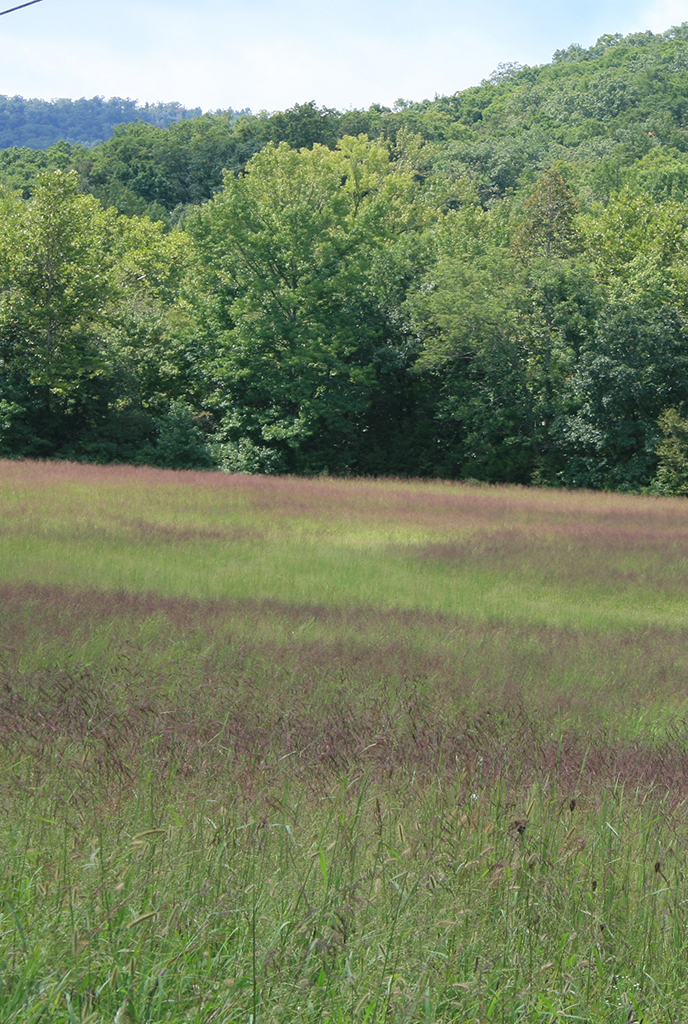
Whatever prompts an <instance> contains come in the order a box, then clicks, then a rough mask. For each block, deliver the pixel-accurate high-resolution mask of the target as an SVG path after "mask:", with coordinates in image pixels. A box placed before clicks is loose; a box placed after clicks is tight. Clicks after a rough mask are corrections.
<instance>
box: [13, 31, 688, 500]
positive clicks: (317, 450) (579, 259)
mask: <svg viewBox="0 0 688 1024" xmlns="http://www.w3.org/2000/svg"><path fill="white" fill-rule="evenodd" d="M687 108H688V25H686V26H682V27H680V28H675V29H672V30H671V31H669V32H666V33H664V34H663V35H653V34H652V33H642V34H637V35H633V36H628V37H625V38H624V37H620V36H608V37H603V38H602V39H601V40H599V42H598V43H597V44H596V45H595V46H593V47H591V48H590V49H588V50H584V49H582V48H580V47H570V48H569V49H568V50H565V51H561V52H559V53H557V54H556V55H555V57H554V59H553V61H552V62H551V63H550V64H548V65H545V66H543V67H537V68H527V67H526V68H522V67H518V66H509V67H501V68H500V69H499V70H498V72H496V73H495V74H494V75H493V76H492V77H491V78H490V80H489V81H485V82H483V83H482V84H481V85H480V86H478V87H476V88H473V89H468V90H465V91H463V92H460V93H457V94H456V95H454V96H449V97H441V98H437V99H435V100H433V101H427V102H425V103H420V104H409V103H404V102H401V101H400V102H399V103H397V104H396V106H395V108H394V109H392V110H390V109H387V108H382V107H373V108H371V109H370V110H368V111H351V110H350V111H346V112H338V111H333V110H328V109H318V108H317V107H316V106H315V104H314V103H307V104H303V105H301V106H297V107H294V108H292V109H291V110H287V111H283V112H279V113H275V114H266V113H265V114H260V115H257V116H250V115H243V116H239V117H237V116H236V115H235V114H234V113H233V112H231V111H229V112H225V113H219V114H213V115H204V116H202V117H198V118H194V119H190V120H188V119H186V120H185V119H182V120H179V121H177V122H176V123H174V124H171V125H169V126H168V127H165V128H161V127H155V126H154V125H152V124H149V123H144V121H143V120H139V121H138V122H136V123H134V124H129V125H121V126H120V127H119V128H117V129H116V131H115V135H114V137H113V138H112V139H110V140H109V141H106V142H104V143H102V144H101V145H98V146H95V147H93V148H90V149H89V148H87V147H84V146H81V145H72V144H70V143H69V142H61V143H59V144H58V145H55V146H53V147H51V148H49V149H48V150H45V151H39V150H36V149H16V148H15V149H6V150H3V151H1V152H0V182H1V183H2V184H3V192H2V197H1V199H0V201H1V203H2V207H3V216H2V218H1V221H0V234H1V235H2V249H1V252H2V256H1V257H0V260H1V262H0V455H5V456H11V457H21V456H41V457H59V458H76V459H84V460H97V461H135V462H145V463H150V464H154V465H163V466H177V467H180V466H213V465H214V466H219V467H222V468H227V469H232V470H244V471H251V472H285V471H289V472H298V473H325V472H332V473H355V474H381V473H393V474H409V475H419V476H428V475H441V476H448V477H457V478H474V479H480V480H489V481H510V482H518V483H530V482H540V483H548V484H554V485H567V486H575V487H580V486H585V487H593V488H611V489H626V490H642V489H647V488H650V489H656V490H660V491H663V492H677V493H685V492H686V489H687V488H688V484H687V483H686V481H687V480H688V321H687V317H688V302H687V300H686V288H685V284H686V280H687V279H688V205H686V196H687V194H688V131H686V128H685V126H684V120H685V117H686V110H687Z"/></svg>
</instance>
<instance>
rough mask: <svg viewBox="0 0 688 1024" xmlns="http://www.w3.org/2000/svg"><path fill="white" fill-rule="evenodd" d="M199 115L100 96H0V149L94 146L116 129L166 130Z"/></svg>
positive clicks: (179, 106)
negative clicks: (138, 125) (132, 125)
mask: <svg viewBox="0 0 688 1024" xmlns="http://www.w3.org/2000/svg"><path fill="white" fill-rule="evenodd" d="M201 113H202V111H201V108H200V107H196V108H195V109H193V110H189V109H187V108H186V107H184V106H183V105H182V104H181V103H144V104H139V103H137V102H136V100H131V99H122V98H121V97H120V96H113V97H111V98H110V99H109V100H106V99H104V97H102V96H93V97H92V98H91V99H86V98H85V97H82V98H81V99H78V100H70V99H57V100H38V99H24V97H23V96H0V148H2V149H7V148H9V147H12V146H26V147H28V148H30V149H48V147H49V146H51V145H53V144H54V143H56V142H78V143H81V144H82V145H85V146H94V145H96V144H97V143H98V142H103V141H104V140H105V139H109V138H111V137H112V135H113V134H114V126H115V125H117V124H124V123H128V122H132V121H144V122H146V123H148V124H154V125H156V126H157V127H159V128H164V127H165V126H166V125H168V124H170V123H171V122H173V121H182V120H184V119H185V118H190V117H199V116H200V114H201Z"/></svg>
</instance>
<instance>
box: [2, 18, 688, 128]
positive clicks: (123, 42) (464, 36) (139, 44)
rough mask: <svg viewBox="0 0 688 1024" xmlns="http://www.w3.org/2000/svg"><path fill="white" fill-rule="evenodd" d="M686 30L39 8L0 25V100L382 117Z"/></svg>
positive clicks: (628, 21)
mask: <svg viewBox="0 0 688 1024" xmlns="http://www.w3.org/2000/svg"><path fill="white" fill-rule="evenodd" d="M17 2H21V0H14V3H17ZM14 3H13V2H12V0H6V2H5V3H2V0H0V8H1V9H4V8H5V7H11V6H14ZM683 21H688V0H594V2H593V0H432V2H428V0H345V2H341V0H338V2H335V0H291V2H284V0H243V2H242V0H225V2H221V0H186V2H185V0H42V2H41V3H37V4H35V5H34V6H32V7H28V8H25V9H24V10H20V11H16V12H14V13H12V14H7V15H5V16H3V17H1V18H0V93H3V94H6V95H10V96H14V95H22V96H25V97H40V98H42V99H54V98H57V97H70V98H72V99H77V98H78V97H80V96H88V97H90V96H105V97H110V96H122V97H130V98H131V99H138V100H139V102H142V103H143V102H146V101H148V102H157V101H165V102H167V101H171V100H177V101H179V102H180V103H183V104H184V105H185V106H188V107H202V108H203V110H219V109H227V108H228V107H233V108H234V109H235V110H241V109H244V108H247V107H248V108H250V109H251V110H252V111H253V112H254V113H255V112H257V111H259V110H283V109H285V108H287V107H290V106H293V105H294V104H295V103H303V102H308V101H310V100H315V102H316V103H317V104H318V106H329V107H337V108H338V109H347V108H349V107H368V106H370V104H372V103H382V104H385V105H387V106H391V105H392V104H393V103H394V102H395V101H396V100H398V99H405V100H422V99H426V98H432V97H433V96H435V95H438V94H439V95H444V94H449V93H453V92H456V91H457V90H459V89H465V88H467V87H468V86H470V85H477V84H479V82H480V81H481V79H483V78H487V77H489V75H490V73H491V72H492V71H494V70H495V69H496V68H497V66H498V65H499V64H500V63H510V62H518V63H520V64H531V65H532V64H543V63H546V62H547V61H549V60H550V59H551V57H552V55H553V53H554V51H555V50H557V49H563V48H565V47H567V46H569V45H570V44H571V43H579V44H580V45H582V46H590V45H592V44H593V43H594V42H595V41H596V39H598V38H599V36H601V35H603V34H605V33H616V32H621V33H623V34H626V33H628V32H636V31H644V30H646V29H650V30H652V31H653V32H663V31H665V30H666V29H668V28H670V27H671V25H679V24H681V23H682V22H683Z"/></svg>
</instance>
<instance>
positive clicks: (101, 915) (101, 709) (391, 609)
mask: <svg viewBox="0 0 688 1024" xmlns="http://www.w3.org/2000/svg"><path fill="white" fill-rule="evenodd" d="M687 584H688V503H687V502H686V501H685V500H684V499H679V498H674V499H668V498H661V499H660V498H652V497H640V496H632V495H620V494H614V495H612V494H602V493H584V492H565V491H555V490H537V489H525V488H523V489H521V488H515V487H512V488H507V487H486V486H478V485H467V484H462V485H459V484H448V483H442V482H429V483H418V482H402V481H392V480H387V481H372V480H371V481H356V480H336V479H327V478H320V479H294V478H279V477H249V476H229V475H226V474H221V473H210V472H209V473H202V472H183V473H180V472H176V473H175V472H171V471H163V470H152V469H143V468H132V467H108V468H104V467H89V466H84V465H81V466H77V465H73V464H68V463H37V462H0V602H1V612H0V767H1V771H0V812H1V813H0V872H1V875H0V877H1V878H2V886H1V888H0V1024H10V1022H12V1024H15V1022H16V1024H39V1022H41V1024H65V1022H68V1024H87V1022H88V1024H101V1022H102V1024H105V1022H108V1024H111V1022H114V1024H126V1022H130V1024H143V1022H148V1024H163V1022H170V1024H211V1022H217V1024H225V1022H226V1024H230V1022H232V1024H234V1022H245V1024H249V1022H251V1024H290V1022H292V1021H308V1022H316V1021H318V1022H320V1021H328V1022H340V1024H344V1022H351V1024H359V1022H360V1024H382V1022H395V1024H396V1022H399V1024H401V1022H409V1024H421V1022H428V1024H429V1022H434V1024H449V1022H452V1024H454V1022H456V1024H483V1022H485V1024H487V1022H496V1024H497V1022H498V1024H502V1022H523V1024H531V1022H533V1024H534V1022H554V1021H584V1022H590V1024H598V1022H610V1024H616V1022H618V1024H640V1022H641V1021H642V1022H643V1024H660V1022H662V1024H666V1022H676V1024H679V1022H684V1021H686V1020H687V1019H688V975H687V974H686V970H685V964H686V956H687V955H688V725H687V723H686V710H687V697H688V688H687V682H688V586H687Z"/></svg>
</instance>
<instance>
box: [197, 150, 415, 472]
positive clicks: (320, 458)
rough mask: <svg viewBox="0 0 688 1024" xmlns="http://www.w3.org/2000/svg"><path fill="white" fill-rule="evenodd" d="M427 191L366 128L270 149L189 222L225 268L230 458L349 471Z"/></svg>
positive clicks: (214, 261)
mask: <svg viewBox="0 0 688 1024" xmlns="http://www.w3.org/2000/svg"><path fill="white" fill-rule="evenodd" d="M416 192H417V186H416V185H415V183H414V176H413V171H412V169H410V168H400V167H398V166H395V164H393V163H392V162H391V160H390V155H389V151H388V149H387V147H386V146H385V145H383V144H381V143H371V142H369V141H368V140H367V139H366V138H364V137H359V138H345V139H343V140H342V142H341V143H340V145H339V147H338V149H337V150H336V151H331V150H329V149H327V148H325V147H324V146H320V145H314V146H313V147H312V149H309V150H307V149H301V150H293V149H290V148H289V147H288V146H287V145H285V144H280V145H279V146H273V145H269V146H267V147H266V148H265V149H264V150H263V151H262V152H261V153H259V154H258V155H257V156H255V157H254V158H253V160H252V161H251V162H250V164H249V165H248V167H247V172H246V174H245V175H243V176H241V177H236V178H235V177H232V176H228V177H227V179H226V182H225V188H224V190H223V192H222V194H221V195H219V196H217V197H216V198H215V199H214V200H213V201H212V202H211V203H210V204H208V206H207V207H206V208H205V209H204V210H203V211H202V212H201V213H200V214H199V216H198V218H197V219H196V221H195V222H192V224H191V225H190V228H191V230H192V232H193V234H194V237H195V238H196V242H197V245H198V247H199V252H200V254H201V259H202V260H203V261H204V263H205V265H206V266H207V267H209V268H211V269H212V271H213V272H214V274H215V285H214V287H215V291H216V298H217V302H216V304H215V307H214V311H213V315H214V317H215V324H214V328H213V329H214V330H217V327H218V326H220V327H221V328H222V329H223V334H222V339H221V344H220V345H219V347H218V351H217V356H216V359H215V360H214V363H213V365H212V373H213V374H214V376H215V380H216V399H215V401H216V406H217V409H218V412H219V414H220V415H221V416H222V428H221V432H220V435H219V439H218V443H219V446H220V447H219V450H220V451H221V453H222V458H223V459H224V462H225V464H226V465H227V466H228V467H230V468H243V467H244V466H247V467H249V468H261V467H262V468H265V469H275V468H281V469H290V470H296V471H309V472H312V471H325V470H329V471H334V470H336V471H342V470H345V469H347V468H351V466H352V462H354V461H355V452H356V451H357V449H358V448H359V447H360V438H361V432H362V431H364V430H365V421H366V414H367V412H368V411H369V408H370V405H371V401H372V400H373V396H374V395H375V393H376V388H377V386H378V382H379V377H380V368H381V364H382V363H384V361H385V355H384V353H385V352H388V351H389V347H390V345H393V343H394V338H395V332H397V326H396V325H394V323H393V322H392V315H391V307H393V306H394V305H395V299H396V293H397V291H398V290H399V288H402V290H403V281H402V279H403V277H404V274H405V273H407V272H408V260H409V258H410V257H409V254H408V252H407V251H406V250H405V249H404V245H403V240H404V238H405V236H407V235H408V234H409V233H412V232H413V231H414V230H416V229H417V228H418V227H419V221H422V215H421V214H419V210H418V208H417V207H416V206H415V205H414V200H415V198H416ZM397 243H401V244H400V245H397V248H396V249H395V245H396V244H397ZM400 281H402V284H400ZM246 460H248V461H246Z"/></svg>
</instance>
